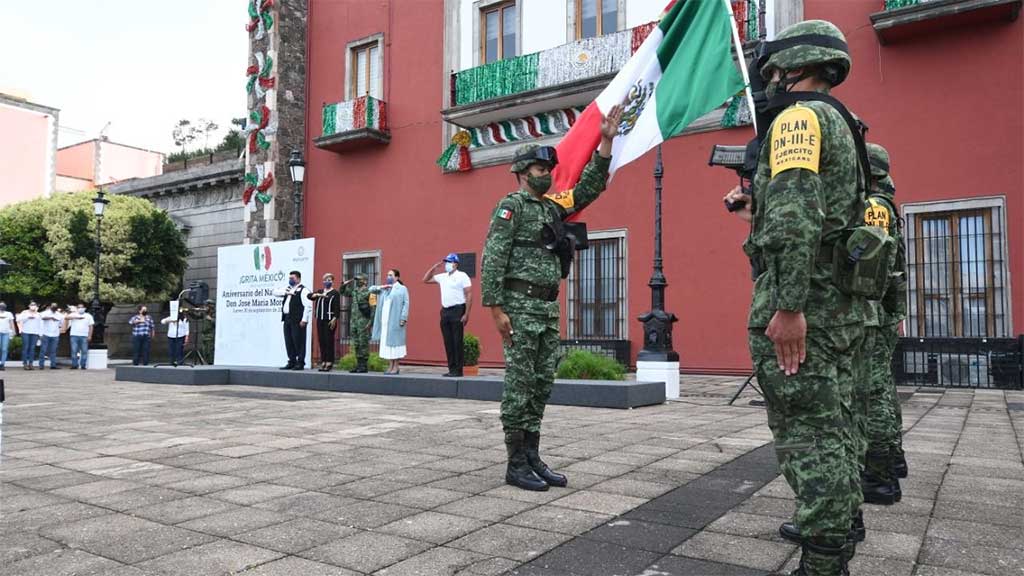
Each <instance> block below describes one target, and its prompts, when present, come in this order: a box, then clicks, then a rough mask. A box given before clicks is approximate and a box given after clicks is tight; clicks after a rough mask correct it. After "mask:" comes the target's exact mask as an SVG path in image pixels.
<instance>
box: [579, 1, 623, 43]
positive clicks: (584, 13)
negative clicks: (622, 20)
mask: <svg viewBox="0 0 1024 576" xmlns="http://www.w3.org/2000/svg"><path fill="white" fill-rule="evenodd" d="M571 4H572V6H571V9H572V10H573V11H574V14H573V16H574V18H575V22H576V40H582V39H583V38H594V37H595V36H604V35H605V34H612V33H614V32H617V31H618V30H619V8H620V6H619V4H620V0H572V2H571Z"/></svg>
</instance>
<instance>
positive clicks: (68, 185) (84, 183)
mask: <svg viewBox="0 0 1024 576" xmlns="http://www.w3.org/2000/svg"><path fill="white" fill-rule="evenodd" d="M92 188H93V185H92V180H86V179H85V178H75V177H73V176H63V175H61V174H58V175H57V192H78V191H80V190H91V189H92Z"/></svg>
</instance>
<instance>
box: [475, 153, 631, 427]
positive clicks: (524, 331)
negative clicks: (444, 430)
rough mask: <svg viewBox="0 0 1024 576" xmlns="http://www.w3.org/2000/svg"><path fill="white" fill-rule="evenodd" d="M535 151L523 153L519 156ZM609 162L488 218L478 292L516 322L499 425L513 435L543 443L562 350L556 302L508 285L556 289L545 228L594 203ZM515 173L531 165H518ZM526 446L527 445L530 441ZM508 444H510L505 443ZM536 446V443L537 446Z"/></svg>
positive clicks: (598, 161)
mask: <svg viewBox="0 0 1024 576" xmlns="http://www.w3.org/2000/svg"><path fill="white" fill-rule="evenodd" d="M535 148H537V147H536V146H535V145H533V146H532V147H531V146H530V145H528V146H523V147H520V149H519V150H517V153H516V155H517V156H520V155H521V154H524V153H526V152H528V151H530V150H532V149H535ZM610 162H611V160H610V159H608V158H604V157H602V156H600V155H599V154H597V153H596V152H595V153H594V156H593V158H592V159H591V160H590V162H589V163H588V164H587V166H586V167H585V168H584V169H583V173H582V174H581V176H580V180H579V182H578V183H577V184H576V186H575V188H573V189H572V190H569V191H568V192H564V193H560V194H557V195H555V196H551V195H548V196H545V197H544V198H543V199H537V198H536V197H535V196H534V195H533V194H532V193H530V192H529V191H527V190H519V191H517V192H512V193H511V194H509V195H507V196H506V197H505V198H503V199H502V200H501V201H500V202H498V206H497V207H496V208H495V210H494V213H493V214H492V216H491V225H490V230H489V231H488V233H487V241H486V244H485V245H484V253H483V266H482V274H481V286H482V288H481V291H482V301H483V305H484V306H488V307H493V306H501V307H502V308H503V309H504V311H505V313H506V314H507V315H508V317H509V320H510V321H511V324H512V345H511V346H509V345H507V344H506V345H505V346H504V353H505V387H504V393H503V394H502V400H501V423H502V427H503V428H504V430H505V431H506V436H508V433H514V432H517V431H521V432H525V433H527V434H532V437H534V438H539V432H540V427H541V420H542V419H543V417H544V408H545V406H546V405H547V401H548V397H549V396H550V395H551V387H552V385H553V384H554V379H555V362H556V358H557V353H558V347H559V339H560V338H559V334H560V324H559V313H560V310H559V303H558V301H557V299H556V300H555V301H546V300H542V299H538V298H534V297H531V296H527V295H526V294H523V293H520V292H517V291H514V290H511V289H509V288H508V286H507V284H506V283H507V281H509V280H513V279H516V280H521V281H526V282H528V283H530V284H532V285H535V286H539V287H542V288H545V289H551V290H555V291H557V289H558V286H559V283H560V282H561V266H560V262H559V259H558V256H556V255H555V254H554V253H553V252H551V251H549V250H547V249H546V248H544V246H543V245H542V244H541V242H540V240H541V231H542V229H543V227H544V224H545V223H547V222H551V221H552V220H553V219H554V218H562V219H564V218H566V217H568V216H569V215H570V214H571V213H572V212H575V211H577V210H580V209H582V208H584V207H585V206H587V205H588V204H590V203H591V202H593V201H594V200H596V199H597V197H598V196H599V195H600V194H601V192H603V191H604V189H605V184H606V183H607V181H608V167H609V164H610ZM512 168H513V170H512V171H513V172H520V171H523V170H525V169H526V168H528V165H520V164H519V163H516V164H514V165H513V166H512ZM528 441H529V440H528ZM506 442H508V438H506ZM537 442H539V440H537Z"/></svg>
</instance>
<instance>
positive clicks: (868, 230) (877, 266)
mask: <svg viewBox="0 0 1024 576" xmlns="http://www.w3.org/2000/svg"><path fill="white" fill-rule="evenodd" d="M823 249H824V250H828V248H827V247H824V248H823ZM823 256H824V255H823ZM831 256H832V281H833V282H834V283H835V285H836V287H838V288H839V290H840V291H841V292H843V293H845V294H850V295H852V296H863V297H865V298H867V299H868V300H881V299H882V296H884V295H885V289H886V286H887V285H888V283H889V268H890V266H891V265H892V262H893V259H895V257H896V241H895V240H894V239H893V238H892V236H889V234H888V233H887V232H886V231H885V230H883V229H881V228H878V227H875V226H857V227H855V228H850V229H848V230H846V231H844V234H843V236H842V237H841V238H840V239H839V240H838V241H837V242H836V243H835V245H834V246H833V247H832V254H831Z"/></svg>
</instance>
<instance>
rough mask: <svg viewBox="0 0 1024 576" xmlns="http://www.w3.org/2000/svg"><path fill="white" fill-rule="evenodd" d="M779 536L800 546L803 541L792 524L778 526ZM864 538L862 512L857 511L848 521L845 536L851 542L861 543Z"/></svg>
mask: <svg viewBox="0 0 1024 576" xmlns="http://www.w3.org/2000/svg"><path fill="white" fill-rule="evenodd" d="M779 536H782V537H783V538H784V539H786V540H789V541H790V542H794V543H796V544H802V543H803V541H804V539H803V537H802V536H800V527H799V526H797V525H796V523H794V522H783V523H782V524H780V525H779ZM866 536H867V530H865V528H864V512H862V511H860V510H857V513H856V514H854V516H853V519H852V520H851V521H850V532H849V533H848V534H847V539H849V540H850V541H851V542H863V541H864V538H865V537H866Z"/></svg>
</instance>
